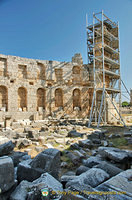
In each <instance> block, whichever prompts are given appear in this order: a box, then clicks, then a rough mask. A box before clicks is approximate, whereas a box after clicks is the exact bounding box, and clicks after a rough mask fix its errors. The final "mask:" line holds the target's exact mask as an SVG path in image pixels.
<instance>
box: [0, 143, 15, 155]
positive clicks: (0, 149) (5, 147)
mask: <svg viewBox="0 0 132 200" xmlns="http://www.w3.org/2000/svg"><path fill="white" fill-rule="evenodd" d="M14 147H15V145H14V144H13V143H12V141H9V142H7V143H4V144H2V145H0V156H4V155H8V154H9V153H11V152H12V151H13V149H14Z"/></svg>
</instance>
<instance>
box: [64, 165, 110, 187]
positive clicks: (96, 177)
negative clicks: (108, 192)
mask: <svg viewBox="0 0 132 200" xmlns="http://www.w3.org/2000/svg"><path fill="white" fill-rule="evenodd" d="M108 178H109V175H108V174H107V173H106V172H105V171H104V170H102V169H98V168H92V169H90V170H88V171H86V172H84V173H82V174H81V175H80V176H78V177H77V178H76V179H74V180H72V181H69V182H68V183H67V184H66V187H69V186H72V185H74V184H75V185H77V184H78V185H81V186H86V185H90V186H91V187H96V186H97V185H99V184H101V183H102V182H104V181H105V180H107V179H108Z"/></svg>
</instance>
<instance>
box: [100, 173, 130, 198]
mask: <svg viewBox="0 0 132 200" xmlns="http://www.w3.org/2000/svg"><path fill="white" fill-rule="evenodd" d="M131 181H132V169H129V170H126V171H124V172H121V173H120V174H118V175H116V176H114V177H112V178H111V179H109V180H107V181H105V182H104V183H102V184H100V185H99V186H97V187H96V189H97V190H100V191H114V192H116V193H117V192H124V195H123V194H120V195H116V196H115V199H116V198H117V199H120V200H124V199H126V200H130V199H132V184H131Z"/></svg>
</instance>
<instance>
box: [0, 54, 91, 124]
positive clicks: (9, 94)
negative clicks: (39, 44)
mask: <svg viewBox="0 0 132 200" xmlns="http://www.w3.org/2000/svg"><path fill="white" fill-rule="evenodd" d="M91 83H92V80H90V72H89V67H88V65H83V61H82V57H81V55H80V54H75V56H74V57H73V58H72V62H58V61H45V60H35V59H27V58H21V57H16V56H5V55H0V121H3V120H6V119H7V120H11V121H13V120H23V119H31V120H42V119H45V118H47V117H48V116H54V117H56V116H65V115H69V117H71V118H75V117H81V118H82V117H88V115H89V111H90V102H91V99H92V91H91V89H92V87H91Z"/></svg>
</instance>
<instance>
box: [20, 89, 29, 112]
mask: <svg viewBox="0 0 132 200" xmlns="http://www.w3.org/2000/svg"><path fill="white" fill-rule="evenodd" d="M18 108H19V109H22V111H26V110H27V90H26V88H24V87H20V88H18Z"/></svg>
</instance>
